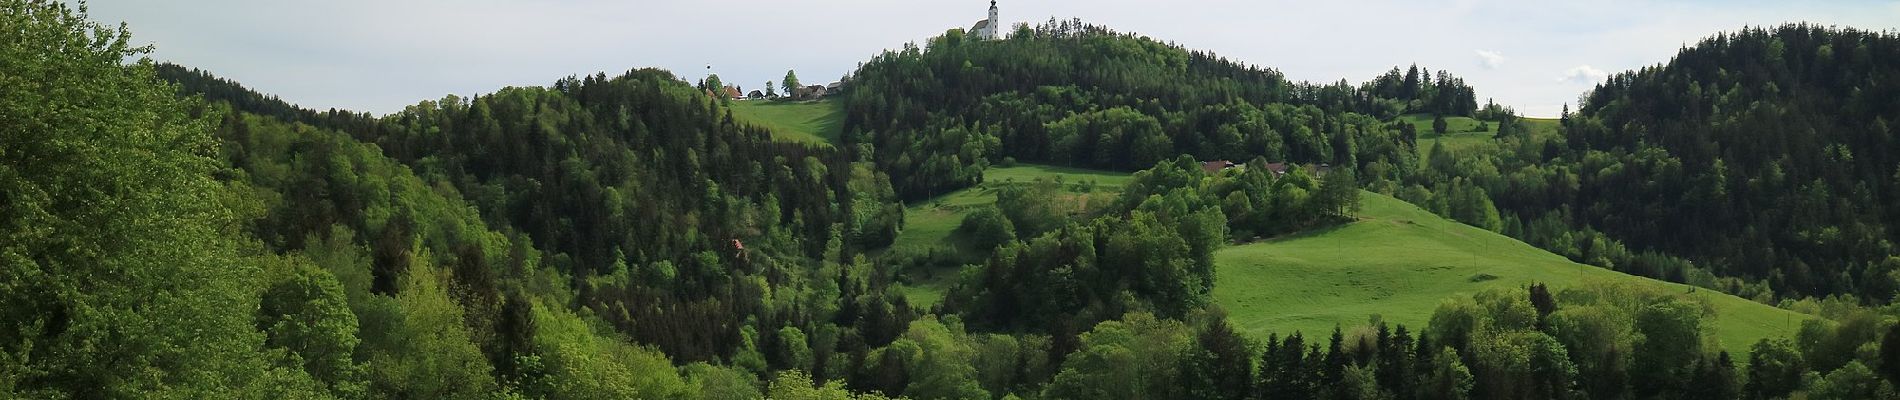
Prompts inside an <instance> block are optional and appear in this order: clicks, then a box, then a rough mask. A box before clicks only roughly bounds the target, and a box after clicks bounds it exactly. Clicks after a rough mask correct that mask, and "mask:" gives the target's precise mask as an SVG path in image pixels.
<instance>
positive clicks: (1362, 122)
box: [844, 20, 1469, 228]
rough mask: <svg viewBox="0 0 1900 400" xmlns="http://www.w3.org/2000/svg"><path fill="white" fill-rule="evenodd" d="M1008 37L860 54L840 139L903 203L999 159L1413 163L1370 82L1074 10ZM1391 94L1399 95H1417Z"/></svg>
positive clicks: (1106, 164) (1144, 164)
mask: <svg viewBox="0 0 1900 400" xmlns="http://www.w3.org/2000/svg"><path fill="white" fill-rule="evenodd" d="M1021 33H1022V34H1020V35H1011V36H1010V39H1009V40H1005V41H984V42H964V41H959V40H952V39H950V38H949V37H939V38H934V39H931V41H930V43H929V45H928V46H924V47H922V48H919V47H917V46H906V47H905V48H904V49H902V50H896V51H890V52H886V53H885V54H882V55H880V56H878V57H876V58H874V59H872V60H871V61H869V62H866V63H864V64H863V65H862V66H861V67H860V68H859V69H858V70H857V71H856V72H854V73H853V75H852V79H851V81H850V84H851V85H852V88H853V89H852V91H851V92H850V93H849V94H848V95H847V96H846V98H845V109H846V114H847V115H846V120H845V123H844V129H845V131H846V132H847V135H846V138H847V140H848V141H850V142H851V143H852V144H854V145H869V146H868V149H863V148H861V149H860V150H858V155H859V156H860V157H868V158H871V159H874V160H875V162H876V163H877V164H878V169H879V170H881V171H886V172H888V173H889V174H890V176H891V181H892V184H893V186H894V187H895V188H896V189H897V192H898V195H899V196H900V197H902V198H905V199H908V200H921V199H925V198H929V197H931V196H934V195H938V194H942V193H946V192H949V191H952V190H954V189H958V188H963V187H967V186H971V185H974V184H976V183H978V182H979V181H978V180H977V179H978V178H979V177H981V175H982V170H983V169H984V168H986V167H988V166H989V164H990V163H992V162H997V161H1000V160H1003V159H1005V158H1008V159H1014V160H1020V161H1027V162H1045V163H1057V164H1064V165H1071V166H1085V167H1091V168H1105V169H1112V170H1122V171H1133V170H1139V169H1143V168H1148V167H1151V166H1153V165H1154V164H1155V163H1156V162H1160V161H1164V160H1168V159H1171V158H1173V157H1175V156H1178V155H1181V154H1188V155H1191V156H1193V157H1195V158H1197V159H1202V160H1220V159H1226V160H1240V161H1245V160H1249V159H1252V158H1255V157H1262V158H1266V159H1267V160H1269V161H1275V162H1281V161H1294V162H1300V163H1310V164H1315V165H1317V164H1335V165H1340V166H1345V167H1352V168H1357V167H1359V166H1360V164H1361V163H1370V162H1374V161H1380V160H1384V161H1386V162H1388V163H1389V164H1391V165H1401V166H1404V168H1406V169H1410V168H1411V166H1412V164H1410V163H1405V162H1400V161H1401V160H1404V159H1409V156H1407V155H1406V154H1410V153H1411V152H1412V150H1411V146H1412V143H1411V142H1410V141H1402V140H1399V137H1398V136H1397V134H1396V133H1395V132H1392V131H1389V130H1387V126H1386V124H1383V123H1380V122H1379V119H1378V118H1374V117H1371V116H1367V115H1364V113H1370V112H1373V111H1372V110H1374V109H1375V108H1376V109H1383V108H1381V107H1375V106H1374V104H1373V103H1374V102H1373V101H1371V100H1372V99H1374V98H1376V97H1379V95H1374V94H1372V93H1369V91H1372V90H1374V89H1373V88H1372V87H1371V86H1368V87H1366V88H1356V87H1352V86H1348V85H1345V84H1344V83H1340V84H1335V85H1314V84H1304V83H1302V84H1295V83H1291V82H1288V81H1286V80H1285V78H1284V77H1283V76H1281V75H1280V74H1279V73H1278V72H1275V71H1273V70H1269V69H1262V68H1259V67H1253V66H1247V65H1243V64H1239V63H1234V62H1232V61H1229V60H1226V59H1223V58H1220V57H1218V56H1216V55H1213V54H1209V53H1204V52H1194V51H1188V50H1186V49H1183V48H1180V47H1178V46H1174V45H1171V44H1166V43H1162V42H1158V41H1155V40H1152V39H1149V38H1146V37H1140V36H1136V35H1128V34H1121V33H1116V32H1114V31H1111V30H1108V29H1106V28H1102V27H1098V26H1092V25H1086V24H1083V23H1081V22H1079V21H1054V20H1051V21H1049V22H1048V23H1045V24H1039V25H1037V26H1035V27H1033V28H1027V29H1024V30H1023V32H1021ZM1444 83H1446V85H1447V87H1450V86H1454V85H1455V86H1462V85H1463V84H1462V82H1455V81H1453V80H1450V79H1446V80H1445V81H1444ZM1418 86H1419V85H1418V84H1414V85H1411V86H1410V87H1418ZM1466 89H1468V87H1467V88H1466ZM1392 95H1394V96H1397V95H1399V94H1398V93H1396V92H1395V93H1393V94H1392ZM1404 95H1405V96H1406V97H1405V98H1406V100H1404V101H1399V102H1405V101H1413V100H1421V99H1424V98H1425V96H1431V95H1429V94H1425V93H1418V91H1410V92H1407V93H1405V94H1404ZM1459 96H1461V95H1460V94H1455V93H1445V94H1444V95H1442V96H1435V97H1432V98H1433V99H1434V100H1426V101H1427V102H1434V101H1437V100H1436V99H1446V100H1450V99H1454V98H1457V97H1459ZM1462 96H1466V97H1467V98H1468V96H1469V93H1468V90H1467V91H1466V92H1465V93H1463V94H1462ZM1423 107H1426V106H1424V105H1423V104H1421V108H1423ZM1386 117H1387V118H1389V117H1390V116H1386ZM867 153H868V154H867ZM1018 228H1022V227H1020V226H1019V227H1018Z"/></svg>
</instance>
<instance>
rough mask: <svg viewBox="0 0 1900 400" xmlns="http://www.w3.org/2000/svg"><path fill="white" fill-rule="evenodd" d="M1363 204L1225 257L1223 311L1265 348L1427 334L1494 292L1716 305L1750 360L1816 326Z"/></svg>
mask: <svg viewBox="0 0 1900 400" xmlns="http://www.w3.org/2000/svg"><path fill="white" fill-rule="evenodd" d="M1361 198H1362V199H1363V201H1364V208H1363V209H1362V210H1361V211H1360V215H1359V220H1358V221H1356V222H1352V223H1348V224H1345V225H1341V226H1336V227H1332V228H1327V229H1322V230H1318V231H1313V232H1307V233H1303V234H1299V235H1294V236H1290V237H1283V238H1278V239H1272V240H1267V241H1263V242H1257V243H1251V244H1244V245H1232V246H1228V247H1226V248H1224V249H1222V250H1220V251H1219V252H1218V253H1216V255H1215V259H1216V264H1217V266H1218V271H1217V273H1216V274H1217V280H1216V282H1215V284H1214V301H1215V303H1217V304H1219V305H1220V306H1221V307H1222V308H1224V309H1225V310H1226V311H1227V312H1228V314H1229V317H1230V320H1231V321H1232V322H1233V323H1234V324H1235V326H1237V327H1238V328H1239V329H1241V330H1243V331H1245V332H1249V333H1250V334H1252V335H1254V336H1256V337H1264V336H1265V335H1266V334H1267V333H1269V332H1279V333H1282V334H1285V333H1290V332H1293V331H1303V332H1306V334H1308V335H1325V334H1328V333H1329V332H1331V331H1332V329H1333V327H1334V326H1336V325H1337V326H1341V327H1344V328H1346V329H1351V328H1352V327H1354V326H1357V325H1360V324H1363V323H1365V322H1366V321H1367V320H1368V318H1369V317H1370V316H1372V315H1379V316H1380V317H1381V318H1382V319H1383V320H1385V321H1387V322H1388V323H1401V324H1405V325H1408V326H1411V327H1414V329H1419V328H1423V327H1424V326H1425V324H1426V322H1428V321H1429V320H1430V319H1431V314H1432V311H1433V310H1434V309H1435V308H1436V307H1437V306H1438V304H1439V302H1440V301H1442V300H1443V299H1445V298H1447V297H1451V296H1463V295H1470V294H1472V293H1475V292H1478V291H1482V290H1485V289H1490V288H1503V287H1522V286H1526V285H1529V284H1531V283H1544V284H1547V285H1549V286H1550V287H1551V290H1552V291H1553V292H1554V291H1559V290H1562V289H1563V288H1564V287H1567V286H1570V285H1576V284H1580V283H1585V282H1630V283H1633V284H1637V285H1652V286H1657V287H1661V288H1663V289H1665V290H1671V291H1677V292H1683V293H1690V292H1693V293H1692V294H1693V295H1694V296H1696V297H1698V298H1701V299H1704V300H1707V301H1708V302H1709V303H1710V304H1711V305H1713V306H1714V308H1715V310H1716V312H1717V316H1716V320H1715V327H1716V332H1717V337H1718V338H1719V339H1720V340H1721V343H1722V347H1723V348H1724V349H1726V350H1728V351H1729V352H1730V353H1734V354H1738V355H1739V354H1745V353H1747V349H1748V346H1749V345H1752V344H1754V343H1755V341H1756V340H1759V339H1761V338H1764V337H1771V336H1772V337H1789V336H1792V335H1793V333H1794V331H1795V330H1796V329H1798V328H1799V327H1800V324H1801V321H1802V320H1804V319H1807V318H1811V317H1809V316H1807V315H1805V314H1800V313H1796V312H1793V311H1787V310H1783V309H1779V308H1775V307H1771V306H1768V305H1763V304H1760V303H1755V302H1752V301H1749V300H1746V299H1742V298H1739V297H1735V296H1730V295H1726V294H1722V293H1719V292H1716V291H1713V290H1705V289H1695V290H1692V289H1691V288H1690V287H1689V286H1685V285H1679V284H1673V283H1667V282H1662V281H1657V280H1652V279H1647V278H1642V277H1637V276H1633V275H1627V274H1623V273H1620V272H1616V271H1611V270H1607V269H1603V268H1598V267H1593V266H1588V265H1583V264H1578V263H1574V262H1571V261H1569V260H1567V259H1565V258H1564V257H1562V256H1559V255H1556V254H1552V253H1550V252H1547V251H1543V250H1541V249H1538V248H1536V247H1532V246H1530V245H1528V244H1525V243H1524V242H1520V241H1517V240H1515V239H1512V238H1510V237H1506V236H1504V235H1500V234H1497V233H1494V232H1490V231H1486V230H1483V229H1478V228H1475V227H1471V226H1468V225H1464V224H1460V223H1457V222H1454V221H1450V220H1446V219H1444V218H1441V217H1438V216H1437V215H1434V214H1432V213H1430V212H1428V211H1425V210H1423V209H1420V208H1418V207H1417V206H1413V205H1412V204H1410V203H1406V202H1403V201H1400V200H1398V199H1395V198H1392V197H1388V196H1385V195H1380V194H1375V193H1370V192H1362V193H1361Z"/></svg>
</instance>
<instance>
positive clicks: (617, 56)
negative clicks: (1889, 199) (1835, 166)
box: [88, 0, 1900, 116]
mask: <svg viewBox="0 0 1900 400" xmlns="http://www.w3.org/2000/svg"><path fill="white" fill-rule="evenodd" d="M88 4H89V6H90V11H91V18H92V19H93V20H95V21H99V22H103V23H108V24H113V23H120V22H123V23H126V24H127V25H128V26H129V27H130V29H131V31H132V34H133V39H134V41H135V42H138V43H144V44H152V45H154V46H155V48H156V50H155V51H154V52H153V53H152V54H151V57H152V58H153V59H155V60H159V61H169V62H174V63H178V64H181V65H185V66H190V67H196V68H201V69H205V70H208V71H210V72H212V73H213V74H216V75H219V76H222V77H225V78H229V79H232V80H236V81H238V82H239V83H242V84H244V85H245V86H248V87H250V88H252V89H254V90H257V91H260V92H264V93H268V94H275V95H278V96H280V97H282V98H283V99H284V100H287V101H290V102H292V103H296V104H299V105H302V106H304V107H308V108H314V109H319V110H322V109H329V108H339V109H347V110H354V111H366V112H371V113H375V114H378V115H382V114H387V113H392V112H396V111H400V110H402V108H403V107H405V106H408V105H411V104H415V103H417V102H420V101H423V100H429V99H439V98H442V97H443V96H444V95H447V94H456V95H461V96H468V95H474V94H482V93H491V92H494V91H495V90H497V89H500V88H502V87H506V86H541V85H549V84H552V82H554V81H555V80H556V79H559V78H561V77H565V76H569V75H590V74H593V73H596V72H606V73H607V74H608V75H617V74H619V73H621V72H625V71H627V70H631V69H636V68H644V67H656V68H662V69H666V70H670V71H673V72H674V73H675V74H677V75H679V76H680V77H681V78H682V79H686V80H689V81H692V80H699V79H701V78H703V77H705V75H706V74H707V73H717V74H719V76H720V77H721V79H722V80H723V81H724V82H726V83H727V84H737V85H740V86H741V87H743V88H744V89H745V90H748V91H749V90H753V89H760V88H763V86H764V84H765V82H766V81H774V82H776V81H779V80H780V79H781V78H783V77H784V76H785V71H786V70H795V71H797V72H798V76H799V80H800V81H801V82H804V83H806V84H814V83H828V82H832V81H836V80H838V79H839V78H840V77H842V76H844V75H845V74H846V73H849V72H850V71H851V70H853V69H855V68H856V67H857V64H858V63H859V62H861V61H863V60H866V59H869V58H870V57H872V56H875V55H877V54H878V53H879V52H882V51H884V50H886V49H895V48H900V47H902V46H903V45H904V44H905V43H921V42H922V41H923V40H925V39H927V38H929V37H932V36H936V35H940V34H942V33H943V32H944V31H945V30H947V29H951V28H964V29H967V28H969V27H970V25H972V24H974V23H975V22H976V21H977V20H980V19H983V18H985V17H987V13H988V7H989V4H988V2H987V1H982V0H811V1H788V0H683V1H676V0H657V1H655V0H643V1H626V0H620V1H610V0H538V1H527V0H518V1H507V0H454V1H450V0H410V1H384V0H324V1H284V0H193V1H175V0H94V1H91V2H89V3H88ZM999 5H1000V8H1001V14H1002V15H1001V19H1002V20H1003V21H1005V23H1006V24H1008V25H1014V24H1015V23H1036V22H1042V21H1047V20H1049V19H1050V18H1060V19H1069V18H1080V19H1082V20H1083V21H1084V22H1088V23H1091V24H1096V25H1104V26H1107V27H1110V28H1112V29H1115V30H1118V31H1122V32H1132V33H1137V34H1141V35H1145V36H1149V37H1152V38H1155V39H1158V40H1162V41H1166V42H1173V43H1177V44H1180V45H1182V46H1184V47H1186V48H1189V49H1195V50H1205V51H1211V52H1214V53H1216V54H1219V55H1221V56H1224V57H1227V58H1229V59H1233V60H1237V61H1241V62H1245V63H1248V64H1253V65H1259V66H1264V67H1269V68H1273V69H1276V70H1279V71H1280V72H1282V73H1284V74H1286V76H1287V77H1288V78H1290V79H1294V80H1304V81H1318V82H1336V81H1338V80H1340V79H1346V80H1348V81H1351V82H1354V83H1355V84H1356V83H1359V82H1364V81H1366V80H1368V79H1370V78H1372V77H1374V76H1376V75H1378V74H1380V73H1383V72H1385V71H1387V70H1389V69H1391V68H1393V67H1395V66H1404V65H1410V64H1413V63H1416V64H1418V65H1420V66H1421V67H1426V68H1430V69H1432V70H1434V71H1436V70H1447V71H1450V72H1451V73H1453V74H1455V75H1458V76H1460V77H1463V78H1465V81H1466V82H1467V83H1469V84H1471V85H1472V86H1474V87H1475V88H1476V89H1477V91H1478V97H1479V100H1478V101H1479V102H1480V103H1483V102H1484V101H1485V99H1487V98H1490V99H1495V100H1496V101H1497V102H1498V103H1499V104H1502V105H1508V106H1512V107H1514V108H1516V109H1517V110H1518V111H1519V112H1520V113H1522V114H1525V115H1529V116H1555V115H1556V114H1558V113H1559V109H1560V108H1561V107H1563V105H1564V104H1566V103H1572V104H1574V103H1575V102H1576V99H1577V98H1578V96H1579V95H1581V94H1583V93H1584V92H1585V91H1588V90H1589V89H1590V88H1591V87H1592V86H1594V85H1595V84H1596V83H1597V82H1600V81H1602V80H1603V78H1604V77H1605V76H1607V75H1608V74H1613V73H1616V72H1620V71H1626V70H1631V69H1636V68H1641V67H1643V66H1648V65H1654V64H1658V63H1662V62H1665V61H1668V59H1669V57H1670V56H1672V55H1674V54H1675V53H1676V51H1677V50H1679V49H1680V48H1682V47H1684V46H1688V45H1692V44H1694V43H1695V42H1696V41H1699V40H1701V39H1702V38H1704V37H1708V36H1710V35H1713V34H1715V33H1717V32H1721V31H1734V30H1738V29H1741V28H1742V27H1745V26H1772V25H1778V24H1781V23H1787V22H1802V21H1805V22H1810V23H1817V24H1820V25H1831V26H1842V27H1854V28H1860V29H1866V30H1877V31H1886V30H1893V29H1896V28H1900V0H1848V1H1826V2H1823V1H1757V0H1736V1H1715V0H1696V1H1635V0H1603V1H1521V2H1504V1H1485V0H1449V1H1429V0H1427V1H1420V0H1389V1H1388V0H1372V1H1335V0H1327V1H1311V0H1306V1H1243V0H1205V1H1131V0H1096V1H1057V0H1033V1H1022V0H1014V1H1012V0H1003V1H1001V2H1000V3H999Z"/></svg>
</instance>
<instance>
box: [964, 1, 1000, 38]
mask: <svg viewBox="0 0 1900 400" xmlns="http://www.w3.org/2000/svg"><path fill="white" fill-rule="evenodd" d="M1002 31H1003V21H1002V20H1000V19H997V18H996V0H990V19H986V20H981V21H976V26H972V27H970V35H971V36H974V37H976V38H977V39H983V40H996V39H1001V38H1003V35H1002Z"/></svg>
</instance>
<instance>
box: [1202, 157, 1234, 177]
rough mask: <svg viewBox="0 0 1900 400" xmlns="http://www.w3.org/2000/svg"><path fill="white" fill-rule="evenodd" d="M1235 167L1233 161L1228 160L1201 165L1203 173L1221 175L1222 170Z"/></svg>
mask: <svg viewBox="0 0 1900 400" xmlns="http://www.w3.org/2000/svg"><path fill="white" fill-rule="evenodd" d="M1233 167H1234V162H1233V161H1227V160H1216V161H1208V162H1203V163H1201V172H1206V173H1210V174H1212V173H1219V172H1221V171H1222V170H1226V169H1230V168H1233Z"/></svg>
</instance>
